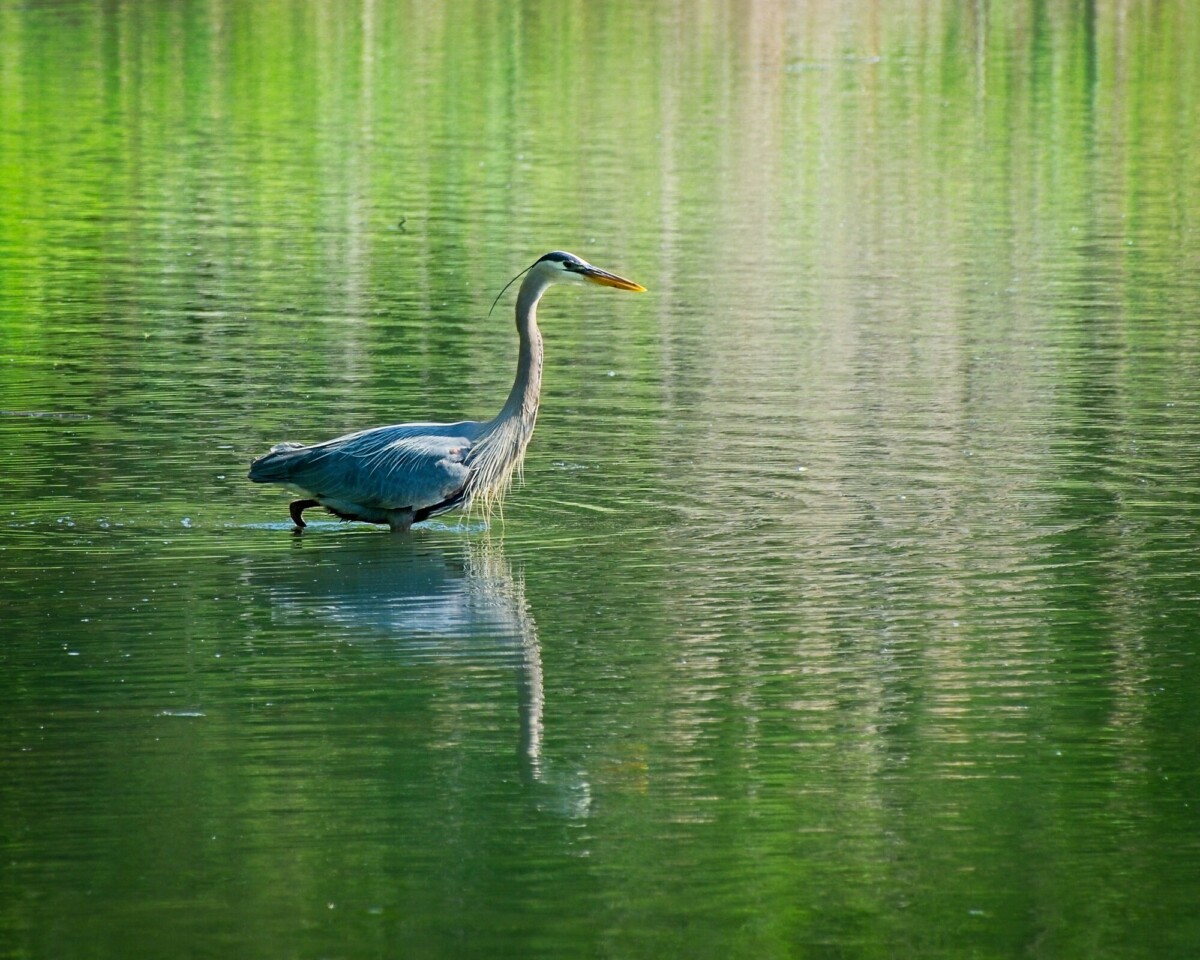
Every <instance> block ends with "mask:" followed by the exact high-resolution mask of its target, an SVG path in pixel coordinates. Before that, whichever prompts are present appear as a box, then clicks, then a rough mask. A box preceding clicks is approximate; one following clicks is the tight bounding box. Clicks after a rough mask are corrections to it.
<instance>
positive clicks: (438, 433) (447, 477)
mask: <svg viewBox="0 0 1200 960" xmlns="http://www.w3.org/2000/svg"><path fill="white" fill-rule="evenodd" d="M481 426H482V425H481V424H479V423H477V422H475V421H463V422H460V423H405V424H396V425H394V426H388V427H375V428H374V429H371V430H361V431H358V432H357V433H351V434H347V435H345V436H343V437H338V438H337V439H334V440H327V441H325V442H324V443H316V444H312V445H311V446H306V445H304V444H298V443H281V444H276V445H275V446H274V447H272V448H271V451H270V452H269V453H267V454H266V455H264V456H262V457H259V458H258V459H257V460H255V461H254V462H253V463H252V464H251V465H250V479H251V480H254V481H255V482H257V483H282V484H286V485H288V486H290V487H292V488H294V489H296V490H298V491H300V492H302V493H305V494H307V495H308V496H310V497H313V498H315V499H317V500H318V501H320V502H321V503H322V504H326V505H333V506H335V507H336V506H338V505H340V506H342V507H344V508H345V509H344V511H343V512H346V513H354V512H355V511H354V509H353V508H354V507H356V506H357V507H361V508H363V511H364V512H369V511H371V510H402V509H412V510H414V511H420V510H422V509H425V508H429V507H432V506H434V505H437V504H441V503H443V502H445V501H446V500H448V499H452V498H454V496H455V495H456V494H457V493H458V492H459V491H461V490H462V489H463V487H464V486H465V484H466V481H467V477H468V474H469V468H468V466H467V464H466V461H467V458H468V456H469V455H470V451H471V448H472V446H473V445H474V443H475V441H476V438H477V437H478V436H479V433H480V428H481Z"/></svg>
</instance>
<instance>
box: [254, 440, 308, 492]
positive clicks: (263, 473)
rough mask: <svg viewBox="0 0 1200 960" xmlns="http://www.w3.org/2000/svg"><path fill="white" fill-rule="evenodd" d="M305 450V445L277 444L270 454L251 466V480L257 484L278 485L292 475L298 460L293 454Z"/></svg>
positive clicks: (264, 455)
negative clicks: (293, 466) (293, 467)
mask: <svg viewBox="0 0 1200 960" xmlns="http://www.w3.org/2000/svg"><path fill="white" fill-rule="evenodd" d="M303 449H304V444H303V443H277V444H275V446H273V447H272V448H271V449H270V451H269V452H268V453H265V454H263V455H262V456H261V457H259V458H258V459H257V460H255V461H253V462H252V463H251V464H250V473H249V477H250V479H251V480H253V481H254V482H255V483H278V482H279V481H281V480H286V479H287V478H288V477H289V476H290V475H291V472H292V470H291V468H292V465H293V464H294V462H295V459H296V458H295V457H294V456H292V454H293V453H295V452H296V451H297V450H303Z"/></svg>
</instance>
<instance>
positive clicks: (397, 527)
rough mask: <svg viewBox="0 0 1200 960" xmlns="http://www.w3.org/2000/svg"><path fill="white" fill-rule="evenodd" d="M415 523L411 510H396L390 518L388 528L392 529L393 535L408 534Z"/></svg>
mask: <svg viewBox="0 0 1200 960" xmlns="http://www.w3.org/2000/svg"><path fill="white" fill-rule="evenodd" d="M412 523H413V512H412V511H411V510H395V511H393V512H392V513H391V514H389V516H388V526H389V527H391V528H392V533H408V531H409V530H410V529H411V527H412Z"/></svg>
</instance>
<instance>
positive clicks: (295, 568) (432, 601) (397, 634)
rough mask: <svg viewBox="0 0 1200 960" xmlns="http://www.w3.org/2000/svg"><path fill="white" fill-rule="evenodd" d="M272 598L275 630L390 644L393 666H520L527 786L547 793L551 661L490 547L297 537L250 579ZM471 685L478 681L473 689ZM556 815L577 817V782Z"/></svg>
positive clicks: (464, 671)
mask: <svg viewBox="0 0 1200 960" xmlns="http://www.w3.org/2000/svg"><path fill="white" fill-rule="evenodd" d="M247 580H248V581H249V583H250V585H251V586H252V587H253V588H254V589H255V591H256V592H260V593H261V594H264V595H265V596H266V597H267V598H269V602H270V606H271V617H272V619H273V620H275V621H276V622H283V623H295V624H297V625H301V624H304V625H308V626H311V625H312V623H313V622H314V621H315V622H317V623H319V624H320V625H321V627H322V632H323V633H327V632H328V629H329V628H334V629H338V628H341V629H342V630H343V631H344V632H345V633H346V634H347V635H349V636H355V637H359V638H362V637H374V638H378V639H380V640H386V641H388V646H387V648H386V654H385V655H386V656H387V657H388V658H394V659H397V660H400V661H403V662H406V663H409V664H412V665H421V664H427V665H433V666H439V667H448V668H449V669H451V670H453V671H456V672H459V673H461V675H462V676H464V677H467V676H469V675H470V674H471V673H473V672H476V671H478V670H479V668H488V669H490V670H492V671H495V669H496V668H497V667H498V666H506V665H507V666H511V667H512V669H513V672H514V676H515V682H516V692H517V706H518V723H517V748H518V751H517V752H518V758H519V766H520V773H521V778H522V780H524V781H525V782H528V783H535V782H538V783H545V782H546V776H545V765H544V760H543V755H542V742H543V716H544V710H545V701H546V692H545V682H544V677H543V670H542V652H541V645H540V642H539V640H538V631H537V625H536V623H535V622H534V618H533V615H532V612H531V610H530V607H529V603H528V601H527V599H526V597H525V585H524V580H523V578H522V577H521V576H519V575H514V573H513V570H512V566H511V564H510V563H509V561H508V560H507V558H506V557H505V555H504V550H503V547H502V545H501V544H500V543H498V542H492V541H490V540H486V539H484V540H477V539H471V540H467V541H459V542H457V543H451V544H446V543H434V542H429V541H428V540H423V539H422V538H420V537H412V538H409V537H393V536H390V535H388V536H382V535H372V534H364V535H362V536H353V537H341V538H338V539H337V540H336V541H334V542H330V541H320V542H318V541H316V540H314V541H312V542H307V541H306V540H305V539H304V538H301V537H297V538H296V541H295V543H294V544H293V548H292V549H290V550H288V551H286V552H285V555H284V556H283V557H282V558H276V559H274V560H273V561H272V562H271V563H269V564H266V565H263V566H261V567H258V568H256V569H254V570H253V571H251V572H250V573H249V574H248V575H247ZM467 682H469V680H468V681H467ZM572 780H573V781H575V782H572V783H571V784H570V785H567V786H566V792H567V794H569V796H566V795H564V797H562V798H560V801H559V802H558V803H557V804H556V805H557V806H560V807H564V809H568V810H569V811H570V812H571V815H572V816H578V815H582V813H583V812H585V811H586V806H587V792H588V791H587V788H586V786H585V785H583V784H582V782H581V778H572Z"/></svg>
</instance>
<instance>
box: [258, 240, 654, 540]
mask: <svg viewBox="0 0 1200 960" xmlns="http://www.w3.org/2000/svg"><path fill="white" fill-rule="evenodd" d="M523 272H524V273H525V280H524V282H523V283H522V284H521V289H520V292H518V294H517V333H518V335H519V336H520V349H519V352H518V354H517V376H516V379H514V380H513V385H512V390H511V391H510V392H509V395H508V402H507V403H505V404H504V409H503V410H501V411H500V414H499V416H497V417H496V418H495V419H493V420H485V421H476V420H464V421H462V422H460V423H401V424H396V425H394V426H390V427H375V428H374V429H371V430H361V431H359V432H358V433H350V434H347V435H346V436H344V437H338V438H337V439H336V440H326V441H325V442H324V443H315V444H313V445H311V446H305V445H304V444H301V443H280V444H276V445H275V446H274V447H272V448H271V451H270V452H269V453H267V454H266V455H264V456H262V457H259V458H258V459H257V460H255V461H254V462H253V463H252V464H251V465H250V479H251V480H253V481H255V482H256V483H282V484H285V485H287V486H289V487H291V488H292V489H294V490H296V491H297V492H299V493H302V494H303V495H304V499H301V500H293V501H292V504H291V507H290V512H291V515H292V520H293V521H294V522H295V524H296V526H297V527H298V528H300V529H303V528H304V526H305V523H304V516H303V514H304V511H305V510H307V509H308V508H309V507H317V506H320V507H324V508H325V509H326V510H328V511H329V512H330V513H333V514H335V515H337V516H339V517H341V518H342V519H343V520H362V521H364V522H366V523H386V524H387V525H388V526H389V527H391V528H392V530H393V531H397V532H403V531H406V530H408V528H409V527H410V526H412V524H413V523H414V522H419V521H421V520H425V519H427V518H428V517H432V516H434V515H436V514H439V513H445V512H446V511H447V510H455V509H460V508H463V509H465V508H468V507H470V506H471V504H472V503H475V502H477V501H478V502H479V503H481V504H482V505H483V506H484V508H485V509H487V508H488V507H490V506H491V505H492V504H493V503H495V502H497V501H498V500H499V499H500V498H502V497H503V495H504V492H505V490H506V489H507V488H508V484H509V483H510V481H511V480H512V475H513V472H514V471H515V470H516V469H517V468H518V467H519V466H520V465H521V461H522V459H523V458H524V456H525V448H526V447H527V446H528V445H529V438H530V437H531V436H533V425H534V421H535V420H536V419H537V411H538V400H539V398H540V395H541V390H542V335H541V333H540V332H539V331H538V326H537V304H538V300H540V299H541V297H542V294H543V293H545V292H546V289H547V288H548V287H549V286H550V285H551V284H554V283H563V282H574V283H583V282H587V283H598V284H600V285H602V286H606V287H616V288H617V289H618V290H633V291H635V292H637V293H641V292H642V291H644V290H645V287H643V286H642V285H641V284H638V283H634V282H633V281H632V280H626V279H624V278H623V277H618V276H617V275H616V274H612V273H608V272H607V271H605V270H601V269H600V268H598V267H593V266H592V265H591V264H590V263H588V262H587V261H585V260H582V259H580V258H579V257H577V256H575V255H574V254H571V253H563V252H562V251H555V252H554V253H548V254H546V255H545V256H544V257H541V258H540V259H538V260H537V261H535V262H534V263H533V265H532V266H530V267H529V268H528V270H525V271H523ZM517 276H518V277H519V276H520V274H517ZM513 279H514V280H515V279H516V277H514V278H513ZM511 282H512V281H509V283H510V285H511ZM505 289H508V288H507V287H505ZM501 293H503V291H501Z"/></svg>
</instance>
